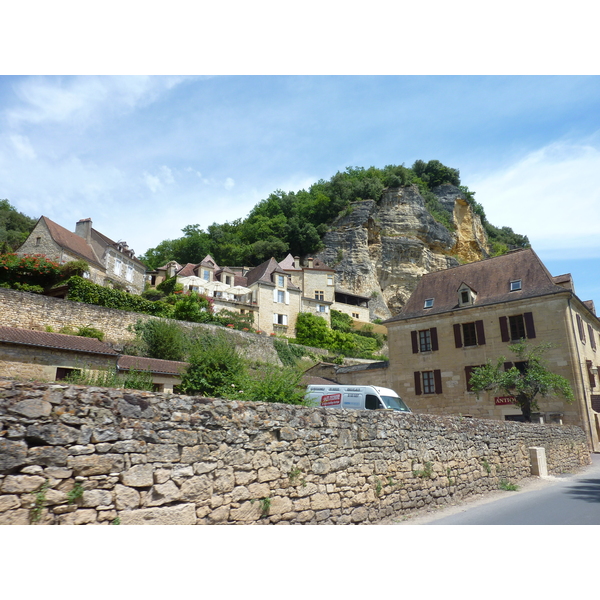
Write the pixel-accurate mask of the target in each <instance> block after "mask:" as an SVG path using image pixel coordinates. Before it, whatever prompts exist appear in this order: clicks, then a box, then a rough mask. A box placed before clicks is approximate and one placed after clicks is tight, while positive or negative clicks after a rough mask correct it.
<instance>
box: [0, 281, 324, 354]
mask: <svg viewBox="0 0 600 600" xmlns="http://www.w3.org/2000/svg"><path fill="white" fill-rule="evenodd" d="M156 318H157V317H153V316H150V315H144V314H140V313H135V312H127V311H124V310H117V309H114V308H104V307H103V306H95V305H93V304H84V303H83V302H73V301H71V300H64V299H62V298H51V297H49V296H41V295H39V294H30V293H27V292H18V291H16V290H9V289H5V288H0V325H4V326H6V327H21V328H23V329H37V330H38V331H44V330H45V329H46V327H48V326H49V327H52V329H53V330H54V331H59V330H60V329H62V328H63V327H70V328H73V329H75V328H77V327H84V326H86V325H91V326H93V327H96V328H97V329H100V330H101V331H103V332H104V334H105V338H104V339H105V341H106V342H108V343H110V344H113V345H115V346H116V347H117V348H119V346H121V345H122V344H124V343H126V342H127V341H130V340H132V339H133V338H134V337H135V336H134V333H133V332H131V331H129V330H128V327H129V326H130V325H134V324H135V323H136V322H137V321H138V320H139V319H142V320H148V319H156ZM181 324H182V325H183V326H184V327H187V328H190V329H192V328H201V329H206V330H209V331H227V335H229V336H230V337H232V338H233V339H234V340H235V343H236V345H237V346H238V348H239V349H240V351H241V352H242V353H244V354H247V355H250V356H252V359H253V360H256V361H262V362H272V363H276V364H278V363H280V361H279V357H278V356H277V352H276V351H275V348H274V347H273V341H272V340H271V339H270V338H269V337H268V336H266V335H257V334H253V333H246V332H243V331H229V330H226V329H225V328H223V327H219V326H218V325H203V324H200V323H188V322H184V321H181ZM313 351H314V352H315V353H322V354H327V351H326V350H321V349H314V350H313Z"/></svg>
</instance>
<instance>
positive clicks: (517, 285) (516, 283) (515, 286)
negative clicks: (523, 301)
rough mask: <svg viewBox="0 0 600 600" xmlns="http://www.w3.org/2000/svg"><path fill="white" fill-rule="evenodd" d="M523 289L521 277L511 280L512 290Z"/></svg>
mask: <svg viewBox="0 0 600 600" xmlns="http://www.w3.org/2000/svg"><path fill="white" fill-rule="evenodd" d="M520 289H521V280H520V279H515V280H514V281H511V282H510V291H511V292H516V291H517V290H520Z"/></svg>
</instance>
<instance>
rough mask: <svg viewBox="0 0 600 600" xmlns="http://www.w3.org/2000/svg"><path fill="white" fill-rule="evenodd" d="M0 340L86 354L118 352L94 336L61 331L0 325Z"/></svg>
mask: <svg viewBox="0 0 600 600" xmlns="http://www.w3.org/2000/svg"><path fill="white" fill-rule="evenodd" d="M0 342H6V343H9V344H21V345H24V346H39V347H42V348H53V349H56V350H72V351H74V352H86V353H88V354H106V355H109V356H117V355H118V352H116V351H115V350H113V349H112V348H111V347H110V346H108V345H107V344H104V343H103V342H101V341H99V340H97V339H96V338H87V337H80V336H77V335H65V334H63V333H48V332H46V331H34V330H32V329H19V328H17V327H0Z"/></svg>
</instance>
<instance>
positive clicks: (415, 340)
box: [410, 331, 419, 354]
mask: <svg viewBox="0 0 600 600" xmlns="http://www.w3.org/2000/svg"><path fill="white" fill-rule="evenodd" d="M410 341H411V342H412V351H413V354H418V353H419V334H418V333H417V332H416V331H411V332H410Z"/></svg>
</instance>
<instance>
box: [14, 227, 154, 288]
mask: <svg viewBox="0 0 600 600" xmlns="http://www.w3.org/2000/svg"><path fill="white" fill-rule="evenodd" d="M17 254H43V255H45V256H47V257H48V258H49V259H51V260H55V261H56V262H58V263H61V264H64V263H66V262H69V261H73V260H85V261H86V262H87V263H88V265H89V267H90V268H89V271H88V273H87V276H88V277H89V279H90V280H91V281H93V282H94V283H98V284H100V285H104V286H110V287H115V286H116V287H121V288H123V289H125V290H127V291H128V292H131V293H134V294H141V293H142V292H143V291H144V285H145V273H146V266H145V265H144V264H143V263H142V262H141V261H140V260H138V259H137V258H136V257H135V253H134V251H133V250H132V249H130V248H129V247H128V246H127V243H126V242H114V241H113V240H111V239H110V238H108V237H106V236H105V235H104V234H102V233H100V232H99V231H96V230H95V229H94V228H93V227H92V220H91V219H81V220H80V221H78V222H77V224H76V225H75V232H72V231H69V230H68V229H65V228H64V227H62V226H61V225H58V224H57V223H55V222H54V221H52V220H50V219H49V218H48V217H44V216H42V217H41V218H40V219H39V221H38V222H37V224H36V226H35V227H34V229H33V231H32V232H31V234H30V235H29V237H28V238H27V239H26V240H25V242H24V243H23V245H22V246H21V247H20V248H19V249H18V250H17Z"/></svg>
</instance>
